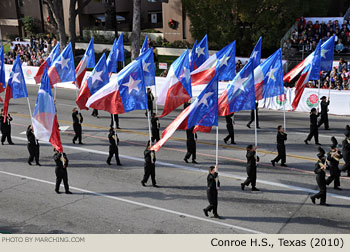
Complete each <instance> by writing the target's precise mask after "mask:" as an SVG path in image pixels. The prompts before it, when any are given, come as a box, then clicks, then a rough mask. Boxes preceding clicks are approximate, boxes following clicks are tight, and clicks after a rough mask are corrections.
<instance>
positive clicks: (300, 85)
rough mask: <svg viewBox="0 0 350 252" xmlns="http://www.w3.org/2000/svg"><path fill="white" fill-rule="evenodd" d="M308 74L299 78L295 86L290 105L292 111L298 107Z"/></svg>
mask: <svg viewBox="0 0 350 252" xmlns="http://www.w3.org/2000/svg"><path fill="white" fill-rule="evenodd" d="M309 72H310V71H308V72H306V73H304V74H303V75H301V76H300V78H299V80H298V82H297V83H296V84H295V97H294V100H293V103H292V108H293V111H294V110H295V109H296V108H297V107H298V104H299V101H300V98H301V96H302V94H303V92H304V89H305V86H306V82H307V81H308V76H309Z"/></svg>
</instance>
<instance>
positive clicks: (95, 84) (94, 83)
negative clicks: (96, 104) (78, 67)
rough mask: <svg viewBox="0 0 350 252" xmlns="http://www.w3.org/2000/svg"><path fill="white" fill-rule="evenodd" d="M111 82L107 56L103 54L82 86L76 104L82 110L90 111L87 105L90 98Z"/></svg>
mask: <svg viewBox="0 0 350 252" xmlns="http://www.w3.org/2000/svg"><path fill="white" fill-rule="evenodd" d="M108 82H109V76H108V70H107V63H106V55H105V54H102V56H101V58H100V60H99V61H98V63H97V65H96V66H95V68H94V70H93V71H92V73H91V75H90V76H89V77H88V78H87V79H86V80H85V82H84V84H83V85H82V87H81V89H80V92H79V95H78V98H77V100H76V103H77V105H78V107H79V108H80V109H88V108H87V107H86V106H85V104H86V102H87V100H88V99H89V97H90V96H91V95H93V94H95V93H96V92H97V91H98V90H100V89H101V88H102V87H103V86H104V85H106V84H107V83H108Z"/></svg>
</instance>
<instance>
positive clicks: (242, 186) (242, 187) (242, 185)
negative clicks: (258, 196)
mask: <svg viewBox="0 0 350 252" xmlns="http://www.w3.org/2000/svg"><path fill="white" fill-rule="evenodd" d="M244 187H245V184H243V183H242V184H241V189H242V191H244Z"/></svg>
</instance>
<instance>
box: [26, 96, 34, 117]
mask: <svg viewBox="0 0 350 252" xmlns="http://www.w3.org/2000/svg"><path fill="white" fill-rule="evenodd" d="M27 103H28V108H29V114H30V121H31V122H32V121H33V119H32V118H33V114H32V109H31V108H30V102H29V98H28V97H27Z"/></svg>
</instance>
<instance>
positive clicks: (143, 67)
mask: <svg viewBox="0 0 350 252" xmlns="http://www.w3.org/2000/svg"><path fill="white" fill-rule="evenodd" d="M149 65H151V63H146V61H144V60H143V61H142V69H143V71H144V72H147V73H149V69H148V66H149Z"/></svg>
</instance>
